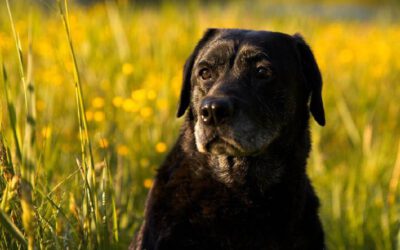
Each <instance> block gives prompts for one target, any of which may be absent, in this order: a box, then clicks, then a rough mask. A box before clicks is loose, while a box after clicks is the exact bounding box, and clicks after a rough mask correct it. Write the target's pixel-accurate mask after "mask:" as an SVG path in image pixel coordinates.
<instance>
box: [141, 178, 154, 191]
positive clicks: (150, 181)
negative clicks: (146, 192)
mask: <svg viewBox="0 0 400 250" xmlns="http://www.w3.org/2000/svg"><path fill="white" fill-rule="evenodd" d="M153 183H154V181H153V179H150V178H146V179H144V181H143V186H144V187H145V188H147V189H150V188H151V187H152V186H153Z"/></svg>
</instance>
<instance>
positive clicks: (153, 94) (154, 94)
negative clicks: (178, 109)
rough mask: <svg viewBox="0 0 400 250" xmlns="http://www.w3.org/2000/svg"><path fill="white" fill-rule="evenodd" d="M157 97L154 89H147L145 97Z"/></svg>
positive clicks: (152, 98) (151, 98) (150, 98)
mask: <svg viewBox="0 0 400 250" xmlns="http://www.w3.org/2000/svg"><path fill="white" fill-rule="evenodd" d="M156 97H157V93H156V92H155V91H154V90H149V91H148V92H147V99H149V100H154V99H156Z"/></svg>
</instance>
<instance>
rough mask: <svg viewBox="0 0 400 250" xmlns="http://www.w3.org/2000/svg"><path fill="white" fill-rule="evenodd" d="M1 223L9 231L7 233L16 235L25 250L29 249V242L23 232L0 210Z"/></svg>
mask: <svg viewBox="0 0 400 250" xmlns="http://www.w3.org/2000/svg"><path fill="white" fill-rule="evenodd" d="M0 222H1V224H2V225H3V226H4V228H6V229H7V232H9V233H10V234H12V235H14V237H15V239H16V240H18V242H19V243H21V244H22V245H23V246H24V247H25V248H27V247H28V242H27V240H26V239H25V237H24V235H23V234H22V232H21V231H20V230H19V229H18V227H17V226H15V225H14V223H13V222H12V221H11V219H10V217H8V215H7V214H6V213H5V212H4V211H2V210H0Z"/></svg>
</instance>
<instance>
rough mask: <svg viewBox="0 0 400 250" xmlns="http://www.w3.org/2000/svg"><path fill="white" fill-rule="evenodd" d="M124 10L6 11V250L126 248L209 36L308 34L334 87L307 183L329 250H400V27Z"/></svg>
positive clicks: (2, 10)
mask: <svg viewBox="0 0 400 250" xmlns="http://www.w3.org/2000/svg"><path fill="white" fill-rule="evenodd" d="M120 2H121V3H120V4H114V3H113V2H111V1H108V2H107V4H104V5H103V4H98V5H93V6H89V7H82V6H77V5H70V6H68V7H69V13H67V12H66V10H67V9H66V8H65V7H66V6H65V4H64V2H63V1H61V2H59V4H60V6H59V5H58V4H57V2H56V1H54V2H52V1H43V2H41V3H42V5H43V6H42V7H39V6H37V5H32V4H27V3H25V2H24V1H10V11H8V9H7V6H6V2H2V3H0V20H1V21H0V64H1V70H0V78H1V79H0V85H1V88H0V116H1V121H0V249H14V248H20V247H22V248H28V247H29V248H35V247H36V248H62V249H63V248H66V247H70V248H71V249H76V248H81V249H87V248H92V249H97V248H103V249H108V248H110V247H115V248H122V249H124V248H126V247H127V245H128V244H129V241H130V240H131V238H132V237H133V235H134V231H135V230H136V229H137V227H138V225H139V224H140V222H141V219H142V216H143V205H144V201H145V197H146V194H147V191H148V189H149V188H151V186H152V185H153V177H154V174H155V169H156V168H157V166H158V165H159V164H160V162H161V161H162V159H163V158H164V156H165V154H166V153H167V152H168V150H169V149H170V148H171V147H172V144H173V142H174V140H175V138H176V136H177V133H178V131H179V125H180V121H179V120H177V119H175V113H176V106H177V105H176V103H177V98H178V94H179V90H180V85H181V71H182V66H183V63H184V61H185V59H186V58H187V57H188V55H189V54H190V52H191V50H192V49H193V47H194V46H195V44H196V42H197V40H198V39H199V38H200V37H201V35H202V33H203V32H204V30H205V29H206V28H207V27H241V28H251V29H268V30H277V31H282V32H286V33H292V34H293V33H295V32H300V33H302V34H303V35H304V37H305V38H306V40H307V41H308V42H309V43H310V45H311V47H312V48H313V50H314V53H315V55H316V57H317V61H318V63H319V65H320V67H321V71H322V74H323V77H324V84H325V85H324V91H323V92H324V101H325V109H326V113H327V125H326V126H325V127H323V128H320V127H318V126H317V125H314V123H313V121H311V122H312V123H313V127H312V130H313V151H312V153H311V158H310V160H309V168H308V172H309V174H310V176H311V179H312V181H313V183H314V186H315V187H316V190H317V192H318V195H319V197H320V199H321V204H322V206H321V217H322V220H323V223H324V227H325V230H326V232H327V234H326V235H327V243H328V246H329V249H395V248H398V241H397V239H400V233H399V218H400V206H399V200H400V195H399V178H400V119H399V114H400V105H398V100H399V99H400V85H399V84H398V83H399V81H400V73H399V72H400V60H399V58H400V43H399V41H400V25H399V22H398V20H397V21H394V20H393V19H391V18H385V15H384V14H385V13H386V12H380V13H381V14H379V15H376V16H372V17H371V18H370V19H366V20H358V19H354V20H341V19H329V18H324V17H321V16H320V15H313V14H312V13H311V14H310V15H307V16H306V15H303V16H302V15H293V16H288V15H287V14H285V15H283V16H280V15H277V14H276V13H275V12H273V10H274V9H269V8H268V6H265V5H263V4H261V3H255V4H252V5H249V4H245V3H240V2H235V3H227V4H226V5H224V6H222V5H221V4H211V5H208V6H204V5H203V6H202V5H200V4H199V3H190V4H188V5H187V6H184V5H179V4H178V5H173V4H166V3H164V4H161V6H158V7H149V6H148V7H143V6H141V5H128V4H127V3H126V2H125V1H120ZM24 3H25V4H24ZM27 6H29V7H27ZM59 7H60V8H59ZM9 14H11V15H12V19H11V18H10V16H9Z"/></svg>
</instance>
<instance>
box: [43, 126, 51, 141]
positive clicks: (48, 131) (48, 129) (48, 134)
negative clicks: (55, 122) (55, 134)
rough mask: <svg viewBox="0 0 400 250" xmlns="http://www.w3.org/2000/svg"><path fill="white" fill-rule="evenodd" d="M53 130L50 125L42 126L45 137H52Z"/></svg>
mask: <svg viewBox="0 0 400 250" xmlns="http://www.w3.org/2000/svg"><path fill="white" fill-rule="evenodd" d="M51 132H52V129H51V127H50V126H46V127H44V128H42V136H43V138H45V139H48V138H50V137H51Z"/></svg>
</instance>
